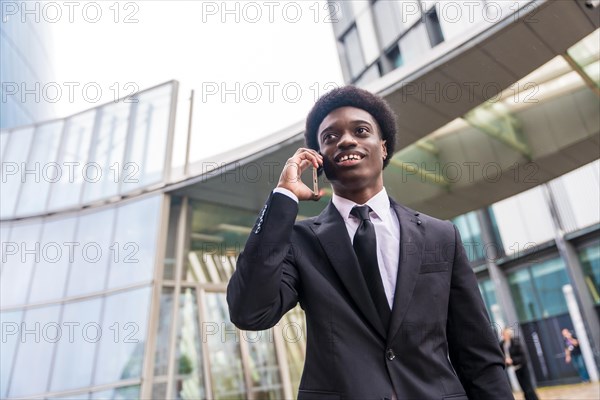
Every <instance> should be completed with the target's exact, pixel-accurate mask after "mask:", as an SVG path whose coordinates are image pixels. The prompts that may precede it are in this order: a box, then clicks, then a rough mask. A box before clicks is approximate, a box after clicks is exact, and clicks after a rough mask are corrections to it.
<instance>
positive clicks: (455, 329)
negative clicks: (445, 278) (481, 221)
mask: <svg viewBox="0 0 600 400" xmlns="http://www.w3.org/2000/svg"><path fill="white" fill-rule="evenodd" d="M454 235H455V249H454V263H453V270H452V279H451V284H450V299H449V306H448V323H447V336H448V346H449V355H450V360H451V362H452V365H453V366H454V368H455V370H456V372H457V374H458V377H459V379H460V381H461V383H462V385H463V387H464V388H465V391H466V392H467V395H468V397H469V399H470V400H475V399H477V400H489V399H512V398H513V395H512V391H511V388H510V385H509V383H508V379H507V377H506V373H505V371H504V357H503V356H502V350H501V348H500V344H499V343H498V339H497V337H496V333H495V331H494V329H492V325H491V323H490V321H489V318H488V315H487V311H486V309H485V305H484V303H483V299H482V298H481V294H480V292H479V288H478V285H477V278H476V277H475V273H474V272H473V270H472V268H471V266H470V264H469V260H468V258H467V255H466V252H465V249H464V246H463V244H462V241H461V239H460V234H459V233H458V230H457V229H456V227H454Z"/></svg>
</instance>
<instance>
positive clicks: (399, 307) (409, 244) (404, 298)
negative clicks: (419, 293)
mask: <svg viewBox="0 0 600 400" xmlns="http://www.w3.org/2000/svg"><path fill="white" fill-rule="evenodd" d="M390 201H391V202H392V206H393V208H394V211H396V215H397V216H398V221H399V222H400V257H399V260H398V278H397V281H396V292H395V295H394V305H393V307H392V317H391V321H390V326H389V328H388V335H387V338H388V342H390V341H392V340H393V338H394V336H395V335H396V334H397V332H398V330H399V329H400V325H401V324H402V321H403V319H404V316H405V315H406V311H407V310H408V304H409V303H410V299H411V298H412V294H413V290H414V289H415V285H416V283H417V278H418V275H419V268H420V266H421V256H422V253H423V235H424V229H425V228H424V225H423V224H422V223H421V221H420V220H419V218H418V215H419V213H416V212H414V211H412V210H409V209H407V208H405V207H403V206H401V205H399V204H398V203H396V202H395V201H394V200H392V199H390Z"/></svg>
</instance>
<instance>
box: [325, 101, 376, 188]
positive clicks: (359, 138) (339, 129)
mask: <svg viewBox="0 0 600 400" xmlns="http://www.w3.org/2000/svg"><path fill="white" fill-rule="evenodd" d="M317 135H318V141H319V147H320V149H321V154H322V155H323V164H324V170H325V175H326V176H327V179H328V180H329V181H330V182H331V184H332V185H333V188H334V190H335V191H336V193H338V194H340V195H343V192H345V191H351V192H356V191H360V190H365V189H367V190H372V191H375V193H377V192H378V191H379V190H381V188H382V187H383V177H382V171H383V161H384V159H385V158H386V157H387V149H386V147H385V141H384V140H382V139H381V135H380V131H379V126H378V125H377V122H376V121H375V119H374V118H373V117H372V116H371V114H369V113H368V112H367V111H365V110H362V109H360V108H355V107H340V108H337V109H335V110H333V111H332V112H330V113H329V114H327V116H326V117H325V118H324V119H323V122H321V125H319V129H318V130H317Z"/></svg>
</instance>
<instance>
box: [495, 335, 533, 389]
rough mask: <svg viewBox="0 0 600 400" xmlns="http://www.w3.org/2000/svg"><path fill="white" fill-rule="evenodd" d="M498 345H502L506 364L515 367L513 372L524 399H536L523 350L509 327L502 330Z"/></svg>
mask: <svg viewBox="0 0 600 400" xmlns="http://www.w3.org/2000/svg"><path fill="white" fill-rule="evenodd" d="M500 347H502V351H503V352H504V362H505V363H506V366H507V367H509V366H513V367H514V368H515V374H516V375H517V380H518V381H519V385H520V386H521V389H523V394H524V395H525V400H537V399H538V397H537V394H536V393H535V387H534V385H533V382H532V381H531V376H530V375H529V369H528V368H527V358H526V357H525V352H524V350H523V347H522V346H521V342H520V341H519V339H518V338H514V337H513V335H512V329H511V328H505V329H504V330H503V331H502V341H500Z"/></svg>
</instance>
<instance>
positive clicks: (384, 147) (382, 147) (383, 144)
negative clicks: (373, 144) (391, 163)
mask: <svg viewBox="0 0 600 400" xmlns="http://www.w3.org/2000/svg"><path fill="white" fill-rule="evenodd" d="M385 144H386V141H385V140H382V141H381V152H382V153H383V159H384V160H385V159H386V158H387V155H388V153H387V147H386V145H385Z"/></svg>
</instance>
